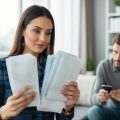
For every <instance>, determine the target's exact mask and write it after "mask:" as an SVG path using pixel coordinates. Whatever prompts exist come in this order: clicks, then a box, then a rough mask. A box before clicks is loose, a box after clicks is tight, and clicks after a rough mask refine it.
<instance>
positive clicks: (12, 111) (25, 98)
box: [0, 86, 36, 120]
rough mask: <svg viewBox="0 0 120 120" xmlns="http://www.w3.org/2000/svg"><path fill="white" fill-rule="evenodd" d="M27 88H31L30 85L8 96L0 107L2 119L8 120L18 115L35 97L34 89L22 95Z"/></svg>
mask: <svg viewBox="0 0 120 120" xmlns="http://www.w3.org/2000/svg"><path fill="white" fill-rule="evenodd" d="M29 89H31V87H30V86H26V87H24V88H22V89H20V90H19V91H17V92H16V93H15V94H13V95H12V96H10V97H9V98H8V100H7V102H6V104H5V105H4V106H2V107H1V108H0V115H1V119H2V120H8V119H10V118H11V117H14V116H16V115H18V114H19V113H20V112H21V111H22V110H23V109H24V108H25V107H27V106H28V105H29V104H30V103H31V102H32V101H33V100H34V99H35V97H36V92H35V91H33V92H31V93H29V94H26V95H24V94H25V93H26V92H27V91H28V90H29Z"/></svg>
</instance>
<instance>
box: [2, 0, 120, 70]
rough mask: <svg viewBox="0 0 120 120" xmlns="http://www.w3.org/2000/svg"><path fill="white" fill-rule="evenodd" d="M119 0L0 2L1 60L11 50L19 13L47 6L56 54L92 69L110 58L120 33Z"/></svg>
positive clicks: (22, 0) (26, 0)
mask: <svg viewBox="0 0 120 120" xmlns="http://www.w3.org/2000/svg"><path fill="white" fill-rule="evenodd" d="M116 1H118V2H117V3H120V0H12V1H10V0H4V1H0V16H1V17H0V57H3V56H5V55H7V54H8V53H9V51H10V49H11V47H12V44H13V40H14V35H15V30H16V27H17V23H18V20H19V17H20V15H21V13H22V12H23V11H24V10H25V9H26V8H27V7H28V6H30V5H34V4H36V5H42V6H45V7H47V8H48V9H49V10H50V11H51V13H52V15H53V17H54V20H55V28H56V35H55V52H57V51H58V50H63V51H65V52H68V53H71V54H74V55H76V56H78V57H80V58H82V60H83V67H84V70H83V71H86V70H87V68H86V66H87V64H86V63H87V62H88V60H89V61H92V62H93V64H94V68H93V69H96V67H95V66H97V65H98V63H99V62H100V60H102V59H104V58H107V57H111V53H112V43H111V42H112V38H113V37H114V36H115V35H116V34H117V33H119V32H120V27H118V26H120V10H119V8H117V7H119V6H120V4H116Z"/></svg>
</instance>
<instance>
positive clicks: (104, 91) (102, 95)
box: [99, 89, 110, 103]
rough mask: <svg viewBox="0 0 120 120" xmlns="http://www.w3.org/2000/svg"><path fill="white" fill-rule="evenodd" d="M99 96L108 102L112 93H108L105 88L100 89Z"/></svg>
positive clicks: (101, 99)
mask: <svg viewBox="0 0 120 120" xmlns="http://www.w3.org/2000/svg"><path fill="white" fill-rule="evenodd" d="M99 98H100V101H101V102H103V103H104V102H107V100H108V99H109V98H110V94H109V93H108V91H106V90H104V89H100V91H99Z"/></svg>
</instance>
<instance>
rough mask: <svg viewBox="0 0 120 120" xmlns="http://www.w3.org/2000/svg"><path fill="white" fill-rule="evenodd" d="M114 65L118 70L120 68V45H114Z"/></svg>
mask: <svg viewBox="0 0 120 120" xmlns="http://www.w3.org/2000/svg"><path fill="white" fill-rule="evenodd" d="M113 63H114V65H115V67H116V68H120V45H118V44H117V43H114V44H113Z"/></svg>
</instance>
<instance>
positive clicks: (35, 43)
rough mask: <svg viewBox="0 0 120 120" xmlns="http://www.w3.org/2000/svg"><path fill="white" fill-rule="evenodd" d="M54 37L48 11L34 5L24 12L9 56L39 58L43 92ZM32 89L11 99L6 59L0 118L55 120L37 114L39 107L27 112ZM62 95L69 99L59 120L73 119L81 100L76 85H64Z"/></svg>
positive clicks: (0, 80) (1, 63) (0, 74)
mask: <svg viewBox="0 0 120 120" xmlns="http://www.w3.org/2000/svg"><path fill="white" fill-rule="evenodd" d="M54 36H55V26H54V20H53V17H52V15H51V13H50V12H49V11H48V9H46V8H44V7H40V6H37V5H33V6H31V7H29V8H27V9H26V10H25V11H24V12H23V14H22V16H21V18H20V21H19V24H18V27H17V31H16V36H15V42H14V45H13V48H12V50H11V53H10V55H9V56H15V55H20V54H24V53H31V54H33V55H34V56H36V57H37V60H38V73H39V74H38V76H39V87H40V89H41V86H42V82H43V76H44V69H45V63H46V58H47V55H48V54H53V47H54ZM9 56H8V57H9ZM29 89H31V86H25V87H24V88H22V89H20V90H19V91H17V92H16V93H15V94H13V95H12V91H11V87H10V84H9V79H8V73H7V68H6V61H5V58H3V59H1V60H0V90H1V91H2V92H0V106H1V108H0V116H1V119H2V120H8V119H10V120H54V113H49V112H41V111H37V110H36V107H28V108H27V106H28V105H29V104H30V103H31V102H32V101H33V100H34V99H35V97H36V92H35V91H33V92H32V93H29V94H27V95H25V96H23V94H24V93H25V92H26V91H27V90H29ZM62 94H63V95H64V96H66V97H67V101H66V103H65V108H63V112H62V113H61V114H56V118H57V120H70V119H72V117H73V115H74V104H75V103H76V101H77V100H78V98H79V90H78V86H77V83H76V82H74V81H72V82H70V83H69V84H68V85H65V86H64V88H63V90H62Z"/></svg>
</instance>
